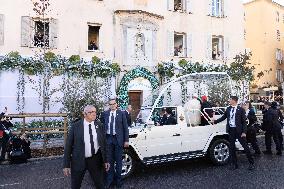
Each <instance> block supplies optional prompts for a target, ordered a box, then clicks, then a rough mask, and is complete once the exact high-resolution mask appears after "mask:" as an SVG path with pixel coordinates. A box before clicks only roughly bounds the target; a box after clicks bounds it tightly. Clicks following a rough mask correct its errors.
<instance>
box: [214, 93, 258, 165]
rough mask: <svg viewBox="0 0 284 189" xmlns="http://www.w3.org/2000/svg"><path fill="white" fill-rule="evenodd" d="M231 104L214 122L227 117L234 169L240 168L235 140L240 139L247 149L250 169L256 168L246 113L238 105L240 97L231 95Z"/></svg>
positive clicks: (227, 129)
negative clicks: (249, 145) (249, 139)
mask: <svg viewBox="0 0 284 189" xmlns="http://www.w3.org/2000/svg"><path fill="white" fill-rule="evenodd" d="M229 102H230V106H229V107H228V108H227V110H226V112H225V113H224V115H223V116H222V117H220V118H219V119H217V120H215V121H214V123H215V124H216V123H219V122H222V121H224V120H225V119H227V125H226V131H227V133H228V134H229V142H230V150H231V162H232V165H233V169H237V168H238V164H237V156H236V145H235V141H236V139H238V141H239V142H240V144H241V145H242V147H243V148H244V150H245V153H246V156H247V158H248V161H249V167H248V169H249V170H253V169H254V160H253V158H252V155H251V153H250V150H249V147H248V145H247V143H246V132H247V126H246V113H245V110H244V109H243V108H241V107H240V106H238V97H237V96H231V98H230V100H229Z"/></svg>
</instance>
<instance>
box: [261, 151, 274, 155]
mask: <svg viewBox="0 0 284 189" xmlns="http://www.w3.org/2000/svg"><path fill="white" fill-rule="evenodd" d="M263 153H264V154H267V155H272V151H270V150H265V151H263Z"/></svg>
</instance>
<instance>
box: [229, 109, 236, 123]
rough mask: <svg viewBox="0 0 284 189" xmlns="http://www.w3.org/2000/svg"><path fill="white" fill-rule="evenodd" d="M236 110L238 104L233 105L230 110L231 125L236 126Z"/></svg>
mask: <svg viewBox="0 0 284 189" xmlns="http://www.w3.org/2000/svg"><path fill="white" fill-rule="evenodd" d="M236 110H237V106H232V108H231V111H230V120H229V125H230V127H236Z"/></svg>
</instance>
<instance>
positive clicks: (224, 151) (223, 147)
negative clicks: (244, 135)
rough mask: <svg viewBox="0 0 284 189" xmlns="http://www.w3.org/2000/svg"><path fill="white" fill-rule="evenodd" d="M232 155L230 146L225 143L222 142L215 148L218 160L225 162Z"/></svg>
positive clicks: (215, 156)
mask: <svg viewBox="0 0 284 189" xmlns="http://www.w3.org/2000/svg"><path fill="white" fill-rule="evenodd" d="M229 155H230V152H229V146H228V145H227V144H225V143H220V144H218V145H216V146H215V148H214V158H215V159H216V161H217V162H225V161H227V160H228V158H229Z"/></svg>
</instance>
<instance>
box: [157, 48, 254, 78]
mask: <svg viewBox="0 0 284 189" xmlns="http://www.w3.org/2000/svg"><path fill="white" fill-rule="evenodd" d="M250 57H251V54H246V53H245V54H238V55H236V57H235V58H234V62H232V63H231V64H230V65H229V66H228V65H226V64H214V63H209V64H208V63H199V62H195V63H193V62H190V61H187V60H185V59H182V60H180V61H179V62H178V63H177V64H176V63H174V62H162V63H160V64H158V66H157V71H158V73H159V75H160V77H161V78H165V77H169V78H171V77H173V76H174V75H175V72H174V71H175V70H179V74H178V75H177V76H179V75H185V74H191V73H199V72H227V73H228V74H229V75H230V76H231V78H232V79H233V80H235V81H242V80H246V81H253V80H254V76H253V72H254V70H255V67H254V66H251V64H250V62H249V60H250Z"/></svg>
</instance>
